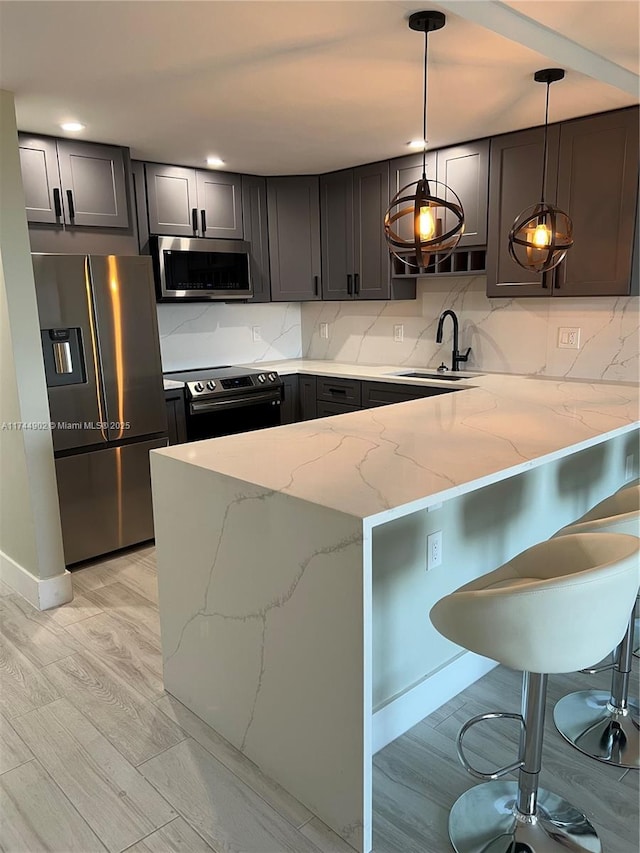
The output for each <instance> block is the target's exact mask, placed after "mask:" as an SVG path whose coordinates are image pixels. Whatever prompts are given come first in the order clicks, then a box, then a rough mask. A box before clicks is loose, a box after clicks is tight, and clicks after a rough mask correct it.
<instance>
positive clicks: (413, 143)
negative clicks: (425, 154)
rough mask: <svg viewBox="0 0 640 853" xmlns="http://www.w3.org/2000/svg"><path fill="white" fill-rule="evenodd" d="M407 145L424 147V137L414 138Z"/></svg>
mask: <svg viewBox="0 0 640 853" xmlns="http://www.w3.org/2000/svg"><path fill="white" fill-rule="evenodd" d="M407 145H408V146H409V148H424V139H412V140H411V142H407Z"/></svg>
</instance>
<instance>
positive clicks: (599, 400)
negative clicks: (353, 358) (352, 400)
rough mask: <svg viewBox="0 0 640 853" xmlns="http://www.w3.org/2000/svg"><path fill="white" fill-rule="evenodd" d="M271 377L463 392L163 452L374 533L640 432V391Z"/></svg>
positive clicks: (559, 384) (608, 386) (370, 369)
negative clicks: (370, 527)
mask: <svg viewBox="0 0 640 853" xmlns="http://www.w3.org/2000/svg"><path fill="white" fill-rule="evenodd" d="M251 366H252V367H254V368H255V367H257V366H258V365H256V364H253V365H251ZM259 366H260V367H263V368H264V369H265V370H267V369H273V370H278V372H279V373H280V374H281V375H286V374H287V373H289V374H292V373H307V374H314V375H326V376H334V377H347V378H351V377H353V378H358V379H369V380H373V381H386V382H392V381H393V382H397V383H399V384H412V385H416V384H419V385H422V384H425V385H426V384H429V385H430V384H432V385H433V386H434V387H443V386H444V387H446V386H449V387H451V388H457V389H460V392H459V393H455V394H441V395H438V396H435V397H429V398H425V399H422V400H415V401H411V402H406V403H399V404H395V405H391V406H382V407H378V408H374V409H365V410H362V411H357V412H352V413H349V414H344V415H337V416H333V417H329V418H321V419H317V420H312V421H305V422H302V423H297V424H290V425H287V426H282V427H277V428H273V429H266V430H258V431H255V432H248V433H241V434H239V435H231V436H225V437H222V438H214V439H208V440H206V441H200V442H193V443H189V444H183V445H178V446H175V447H171V448H167V449H163V450H157V451H153V452H154V453H159V454H162V455H165V456H169V457H171V458H173V459H176V460H181V461H183V462H187V463H190V464H192V465H196V466H198V467H201V468H204V469H208V470H211V471H212V472H217V473H219V474H222V475H225V476H227V477H231V478H234V479H237V480H240V481H243V482H245V483H252V484H256V485H258V486H262V487H264V488H266V489H269V490H273V491H274V492H281V493H283V494H287V495H291V496H292V497H295V498H298V499H301V500H305V501H308V502H311V503H315V504H319V505H321V506H325V507H327V508H330V509H335V510H338V511H340V512H344V513H347V514H349V515H352V516H355V517H358V518H363V519H364V518H368V519H369V520H370V521H371V522H372V523H374V524H376V523H380V522H382V521H386V520H390V519H392V518H395V517H399V516H401V515H405V514H407V513H409V512H414V511H416V510H419V509H421V508H423V507H427V506H429V505H431V504H434V503H438V502H440V501H442V500H446V499H449V498H452V497H455V496H457V495H460V494H463V493H465V492H468V491H472V490H474V489H477V488H480V487H482V486H484V485H489V484H490V483H493V482H497V481H499V480H502V479H505V478H506V477H509V476H513V475H515V474H518V473H521V472H522V471H526V470H529V469H531V468H533V467H536V466H538V465H542V464H544V463H546V462H549V461H552V460H554V459H559V458H561V457H563V456H566V455H569V454H571V453H574V452H577V451H579V450H582V449H586V448H587V447H590V446H593V445H596V444H599V443H600V442H602V441H606V440H607V439H609V438H612V437H614V436H616V435H621V434H623V433H625V432H630V431H632V430H634V429H637V428H638V426H639V425H640V423H639V420H638V418H639V403H640V395H639V391H638V388H637V386H635V385H634V384H631V383H630V384H626V383H625V384H622V383H606V382H598V383H595V382H584V381H567V380H565V379H547V378H545V379H539V378H535V377H526V376H514V375H507V374H489V373H487V374H474V375H473V376H471V377H470V378H467V379H463V380H461V381H459V382H452V383H450V384H449V383H445V382H443V381H441V380H433V381H432V382H428V381H425V380H416V379H407V378H406V377H405V378H402V377H398V376H393V375H390V374H393V373H397V372H405V371H406V372H409V371H410V370H417V369H416V368H405V369H403V368H399V367H397V366H396V367H394V366H367V365H360V364H358V365H348V364H342V363H339V362H332V361H313V360H309V359H304V360H303V359H300V360H288V361H281V362H269V363H260V365H259ZM463 389H464V390H463Z"/></svg>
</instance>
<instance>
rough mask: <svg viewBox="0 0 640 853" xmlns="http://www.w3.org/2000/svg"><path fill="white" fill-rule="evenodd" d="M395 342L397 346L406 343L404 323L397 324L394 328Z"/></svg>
mask: <svg viewBox="0 0 640 853" xmlns="http://www.w3.org/2000/svg"><path fill="white" fill-rule="evenodd" d="M393 340H394V341H395V342H396V343H397V344H401V343H402V342H403V341H404V326H403V324H402V323H397V324H396V325H395V326H394V327H393Z"/></svg>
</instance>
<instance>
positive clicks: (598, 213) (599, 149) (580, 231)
mask: <svg viewBox="0 0 640 853" xmlns="http://www.w3.org/2000/svg"><path fill="white" fill-rule="evenodd" d="M543 136H544V131H543V128H535V129H533V130H525V131H521V132H519V133H512V134H508V135H506V136H501V137H495V138H494V139H492V140H491V170H490V175H491V177H490V187H489V241H488V246H487V295H488V296H505V297H512V296H624V295H626V294H628V293H629V292H630V286H631V284H630V283H631V268H632V258H633V245H634V228H635V215H636V213H635V212H636V204H637V194H638V108H637V107H632V108H628V109H623V110H614V111H612V112H608V113H601V114H599V115H594V116H587V117H586V118H581V119H574V120H572V121H568V122H562V123H561V124H556V125H551V126H550V127H549V159H548V167H547V176H548V180H547V188H546V191H545V199H546V200H547V201H549V202H551V203H553V202H556V201H557V204H558V206H559V207H560V208H561V209H562V210H564V211H566V212H567V213H568V214H569V216H570V217H571V219H572V220H573V239H574V245H573V248H571V249H570V250H569V251H568V252H567V255H566V258H565V260H564V261H563V262H562V263H561V264H560V265H559V266H558V267H557V268H556V269H554V270H551V271H550V272H548V273H546V274H545V275H542V276H541V275H539V274H535V273H529V272H527V271H526V270H523V269H522V268H521V267H519V266H518V265H517V264H516V263H515V262H514V261H513V260H512V259H511V258H510V256H509V253H508V235H509V230H510V229H511V226H512V225H513V221H514V219H515V218H516V216H517V215H518V214H519V213H520V212H521V211H522V210H523V209H524V208H525V207H528V206H530V205H532V204H535V203H536V202H537V201H538V200H539V199H540V181H541V178H542V153H543V149H542V146H543Z"/></svg>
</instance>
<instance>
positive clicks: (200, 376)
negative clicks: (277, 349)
mask: <svg viewBox="0 0 640 853" xmlns="http://www.w3.org/2000/svg"><path fill="white" fill-rule="evenodd" d="M164 376H165V378H166V379H175V380H177V381H178V382H184V383H185V385H186V388H187V394H188V395H189V396H190V397H192V398H194V397H198V398H202V397H206V396H210V395H212V394H215V395H219V394H233V393H241V392H242V393H246V392H247V391H248V390H249V391H250V390H251V389H255V390H260V389H264V388H268V387H274V386H279V385H281V384H282V380H281V379H280V377H279V376H278V374H277V373H276V372H275V371H273V370H269V371H264V370H260V369H255V368H251V367H232V366H231V365H222V366H219V367H203V368H199V369H197V370H185V371H182V370H176V371H172V372H170V373H165V374H164Z"/></svg>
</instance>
